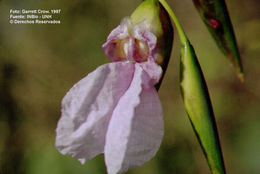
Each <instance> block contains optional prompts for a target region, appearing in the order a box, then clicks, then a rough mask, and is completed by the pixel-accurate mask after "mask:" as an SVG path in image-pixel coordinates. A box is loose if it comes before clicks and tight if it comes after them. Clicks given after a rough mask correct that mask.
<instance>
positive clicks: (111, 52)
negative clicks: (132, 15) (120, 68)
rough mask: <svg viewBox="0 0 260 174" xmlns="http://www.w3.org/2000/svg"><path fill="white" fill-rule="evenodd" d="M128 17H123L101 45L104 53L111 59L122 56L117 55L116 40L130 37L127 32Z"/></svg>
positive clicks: (116, 59) (118, 59)
mask: <svg viewBox="0 0 260 174" xmlns="http://www.w3.org/2000/svg"><path fill="white" fill-rule="evenodd" d="M129 22H130V19H128V18H124V19H123V20H122V22H121V24H120V25H119V26H117V27H116V28H115V29H113V30H112V31H111V33H110V34H109V35H108V37H107V41H106V42H105V43H104V44H103V45H102V48H103V50H104V52H105V54H106V55H107V56H108V57H109V58H110V60H111V61H120V60H121V59H122V57H118V55H117V53H116V51H117V49H116V47H117V46H118V45H117V42H116V41H118V40H123V39H127V38H128V37H130V35H129V33H128V25H130V24H129Z"/></svg>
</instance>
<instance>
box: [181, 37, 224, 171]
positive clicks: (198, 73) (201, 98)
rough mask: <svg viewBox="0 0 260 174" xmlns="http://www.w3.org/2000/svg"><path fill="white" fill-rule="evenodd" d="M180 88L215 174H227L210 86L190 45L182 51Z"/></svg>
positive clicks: (184, 44)
mask: <svg viewBox="0 0 260 174" xmlns="http://www.w3.org/2000/svg"><path fill="white" fill-rule="evenodd" d="M180 63H181V64H180V65H181V68H180V87H181V92H182V97H183V101H184V105H185V109H186V112H187V113H188V116H189V119H190V122H191V124H192V127H193V130H194V132H195V133H196V136H197V138H198V140H199V143H200V145H201V147H202V149H203V152H204V154H205V156H206V158H207V161H208V164H209V167H210V169H211V172H212V174H225V167H224V161H223V157H222V152H221V147H220V142H219V138H218V131H217V127H216V122H215V118H214V113H213V109H212V105H211V101H210V97H209V93H208V89H207V85H206V82H205V79H204V76H203V73H202V70H201V68H200V65H199V62H198V60H197V58H196V55H195V52H194V49H193V47H192V46H191V45H190V43H189V41H188V40H187V41H186V42H184V43H183V47H182V50H181V62H180Z"/></svg>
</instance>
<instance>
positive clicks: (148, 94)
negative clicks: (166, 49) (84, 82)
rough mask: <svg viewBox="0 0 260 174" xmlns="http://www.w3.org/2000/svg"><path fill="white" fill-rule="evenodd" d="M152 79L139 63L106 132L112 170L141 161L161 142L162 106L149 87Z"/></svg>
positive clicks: (154, 91)
mask: <svg viewBox="0 0 260 174" xmlns="http://www.w3.org/2000/svg"><path fill="white" fill-rule="evenodd" d="M159 76H160V74H159ZM149 81H150V77H149V75H148V74H147V72H146V71H145V70H144V69H143V67H142V66H140V64H138V63H136V64H135V72H134V77H133V80H132V82H131V85H130V87H129V88H128V90H127V91H126V93H125V94H124V95H123V96H122V97H121V99H120V100H119V102H118V104H117V106H116V108H115V110H114V112H113V115H112V118H111V120H110V123H109V127H108V132H107V135H106V144H105V162H106V165H107V170H108V173H109V174H115V173H121V172H124V171H126V170H128V168H133V167H137V166H140V165H142V164H143V163H144V162H146V161H148V160H150V159H151V158H152V157H153V156H154V155H155V153H156V152H157V150H158V148H159V146H160V144H161V140H162V136H163V118H162V108H161V103H160V101H159V98H158V94H157V92H156V90H155V89H154V87H153V85H152V86H149V87H147V82H149ZM144 84H146V87H144V86H143V85H144Z"/></svg>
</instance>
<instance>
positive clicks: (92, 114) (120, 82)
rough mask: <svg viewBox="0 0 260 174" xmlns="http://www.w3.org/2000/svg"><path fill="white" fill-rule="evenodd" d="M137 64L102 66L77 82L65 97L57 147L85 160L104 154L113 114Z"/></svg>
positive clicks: (58, 129) (57, 131) (58, 128)
mask: <svg viewBox="0 0 260 174" xmlns="http://www.w3.org/2000/svg"><path fill="white" fill-rule="evenodd" d="M134 68H135V65H134V63H131V62H116V63H108V64H104V65H102V66H100V67H99V68H97V69H96V70H95V71H93V72H92V73H90V74H89V75H88V76H86V77H85V78H83V79H82V80H80V81H79V82H78V83H76V84H75V85H74V86H73V87H72V88H71V89H70V90H69V92H68V93H67V94H66V96H65V97H64V98H63V100H62V111H61V112H62V113H61V118H60V120H59V122H58V126H57V129H56V133H57V136H56V147H57V149H58V150H59V151H60V152H61V153H62V154H70V155H72V156H73V157H76V158H77V159H79V160H80V162H81V163H84V162H85V161H86V160H89V159H91V158H93V157H94V156H96V155H97V154H99V153H103V151H104V144H105V136H106V132H107V127H108V123H109V120H110V118H111V115H112V113H113V111H114V109H115V107H116V105H117V103H118V101H119V99H120V97H121V96H122V95H123V94H124V93H125V91H126V90H127V89H128V88H129V86H130V83H131V81H132V78H133V72H134Z"/></svg>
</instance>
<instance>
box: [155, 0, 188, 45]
mask: <svg viewBox="0 0 260 174" xmlns="http://www.w3.org/2000/svg"><path fill="white" fill-rule="evenodd" d="M159 1H160V3H161V4H162V5H163V7H164V8H165V9H166V11H167V12H168V13H169V15H170V17H171V18H172V20H173V22H174V24H175V26H176V28H177V31H178V34H179V37H180V40H181V42H182V44H184V43H185V42H187V41H188V38H187V36H186V34H185V32H184V30H183V29H182V26H181V24H180V22H179V20H178V18H177V17H176V16H175V14H174V12H173V11H172V9H171V7H170V6H169V5H168V3H167V2H166V1H165V0H159Z"/></svg>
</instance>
